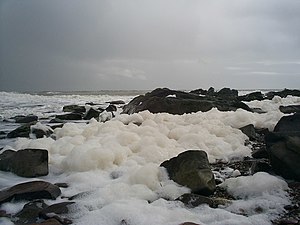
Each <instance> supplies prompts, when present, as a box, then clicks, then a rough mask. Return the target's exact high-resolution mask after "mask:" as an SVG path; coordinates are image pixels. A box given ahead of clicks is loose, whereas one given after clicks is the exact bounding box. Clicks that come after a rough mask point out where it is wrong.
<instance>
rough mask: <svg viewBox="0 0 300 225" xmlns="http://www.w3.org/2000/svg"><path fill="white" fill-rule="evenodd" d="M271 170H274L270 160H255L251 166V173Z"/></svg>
mask: <svg viewBox="0 0 300 225" xmlns="http://www.w3.org/2000/svg"><path fill="white" fill-rule="evenodd" d="M270 171H272V167H271V165H270V163H269V162H268V161H254V162H253V164H252V166H251V174H255V173H257V172H266V173H270Z"/></svg>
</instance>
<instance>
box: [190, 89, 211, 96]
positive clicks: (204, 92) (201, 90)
mask: <svg viewBox="0 0 300 225" xmlns="http://www.w3.org/2000/svg"><path fill="white" fill-rule="evenodd" d="M207 92H208V91H207V90H203V89H202V88H200V89H196V90H192V91H190V93H191V94H196V95H207Z"/></svg>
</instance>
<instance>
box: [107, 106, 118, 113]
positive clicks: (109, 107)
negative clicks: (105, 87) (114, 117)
mask: <svg viewBox="0 0 300 225" xmlns="http://www.w3.org/2000/svg"><path fill="white" fill-rule="evenodd" d="M105 110H106V111H107V112H115V111H117V107H116V106H115V105H112V104H110V105H109V106H107V108H106V109H105Z"/></svg>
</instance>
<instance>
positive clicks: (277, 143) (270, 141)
mask: <svg viewBox="0 0 300 225" xmlns="http://www.w3.org/2000/svg"><path fill="white" fill-rule="evenodd" d="M266 147H267V151H268V153H269V156H270V162H271V166H272V168H273V170H274V171H275V172H276V173H277V174H279V175H281V176H283V177H284V178H286V179H294V180H297V181H300V163H299V162H300V135H299V132H298V135H289V134H288V135H287V134H284V133H275V132H274V133H270V134H269V135H267V136H266Z"/></svg>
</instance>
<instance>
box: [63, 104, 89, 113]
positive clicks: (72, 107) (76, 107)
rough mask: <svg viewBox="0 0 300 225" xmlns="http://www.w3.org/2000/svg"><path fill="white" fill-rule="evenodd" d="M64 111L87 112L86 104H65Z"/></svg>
mask: <svg viewBox="0 0 300 225" xmlns="http://www.w3.org/2000/svg"><path fill="white" fill-rule="evenodd" d="M63 112H72V113H85V106H79V105H65V106H64V107H63Z"/></svg>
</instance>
